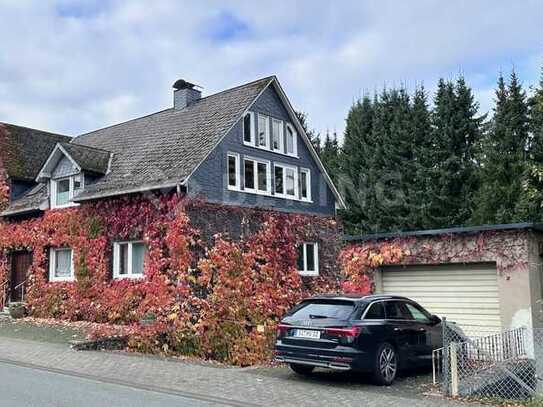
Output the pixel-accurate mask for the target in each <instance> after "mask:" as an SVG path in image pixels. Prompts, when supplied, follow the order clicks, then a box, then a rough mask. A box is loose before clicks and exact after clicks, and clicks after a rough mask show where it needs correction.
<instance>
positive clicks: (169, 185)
mask: <svg viewBox="0 0 543 407" xmlns="http://www.w3.org/2000/svg"><path fill="white" fill-rule="evenodd" d="M183 184H184V181H182V182H181V184H180V183H179V182H175V183H165V184H158V185H148V186H143V187H137V188H132V189H124V190H120V191H111V192H103V193H96V194H92V195H86V196H82V197H78V198H74V202H85V201H92V200H95V199H102V198H110V197H113V196H119V195H128V194H136V193H138V192H147V191H153V190H156V189H163V188H176V189H177V191H180V186H181V185H183Z"/></svg>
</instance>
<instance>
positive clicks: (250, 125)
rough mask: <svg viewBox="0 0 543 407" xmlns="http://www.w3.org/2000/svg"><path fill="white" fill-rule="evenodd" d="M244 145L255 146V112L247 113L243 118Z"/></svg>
mask: <svg viewBox="0 0 543 407" xmlns="http://www.w3.org/2000/svg"><path fill="white" fill-rule="evenodd" d="M243 143H244V144H248V145H250V146H254V145H255V114H254V113H253V112H247V113H246V114H245V116H243Z"/></svg>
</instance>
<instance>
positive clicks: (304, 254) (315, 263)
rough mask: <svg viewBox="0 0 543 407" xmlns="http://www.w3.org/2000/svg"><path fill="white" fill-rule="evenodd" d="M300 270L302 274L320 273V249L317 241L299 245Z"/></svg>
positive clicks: (315, 274) (298, 261)
mask: <svg viewBox="0 0 543 407" xmlns="http://www.w3.org/2000/svg"><path fill="white" fill-rule="evenodd" d="M297 267H298V272H299V273H300V275H302V276H318V275H319V251H318V245H317V243H302V244H300V245H299V246H298V260H297Z"/></svg>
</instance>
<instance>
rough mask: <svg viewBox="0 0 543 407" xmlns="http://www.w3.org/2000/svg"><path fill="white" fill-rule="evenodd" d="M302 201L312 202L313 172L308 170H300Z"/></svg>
mask: <svg viewBox="0 0 543 407" xmlns="http://www.w3.org/2000/svg"><path fill="white" fill-rule="evenodd" d="M300 199H301V200H302V201H311V171H310V170H309V169H307V168H300Z"/></svg>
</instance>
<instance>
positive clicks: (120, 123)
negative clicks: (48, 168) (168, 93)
mask: <svg viewBox="0 0 543 407" xmlns="http://www.w3.org/2000/svg"><path fill="white" fill-rule="evenodd" d="M168 110H173V108H172V107H169V108H167V109H162V110H159V111H157V112H153V113H149V114H145V115H143V116H139V117H134V118H132V119H128V120H125V121H124V122H119V123H115V124H110V125H109V126H104V127H100V128H98V129H96V130H92V131H89V132H87V133H82V134H79V135H77V136H75V137H74V138H73V139H72V140H74V141H75V140H77V139H78V138H79V137H84V136H88V135H91V134H93V133H96V132H99V131H102V130H106V129H110V128H112V127H116V126H121V125H123V124H126V123H130V122H133V121H136V120H140V119H145V118H146V117H151V116H154V115H155V114H159V113H164V112H167V111H168ZM74 144H77V143H74Z"/></svg>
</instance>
